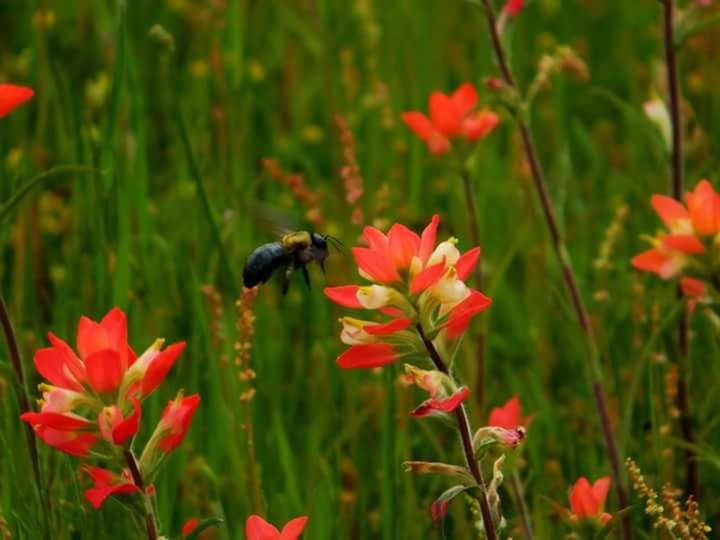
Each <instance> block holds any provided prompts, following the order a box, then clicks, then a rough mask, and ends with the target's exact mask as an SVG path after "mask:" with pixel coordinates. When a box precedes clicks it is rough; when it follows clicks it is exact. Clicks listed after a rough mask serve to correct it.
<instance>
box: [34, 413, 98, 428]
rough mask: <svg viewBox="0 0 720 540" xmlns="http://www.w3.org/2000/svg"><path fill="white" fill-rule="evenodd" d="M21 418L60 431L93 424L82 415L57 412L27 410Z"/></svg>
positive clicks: (35, 424)
mask: <svg viewBox="0 0 720 540" xmlns="http://www.w3.org/2000/svg"><path fill="white" fill-rule="evenodd" d="M20 420H22V421H23V422H27V423H28V424H30V425H32V426H37V425H42V426H47V427H49V428H52V429H56V430H58V431H76V430H78V429H82V428H84V427H87V426H89V425H90V424H92V422H90V421H89V420H87V419H85V418H83V417H82V416H78V415H76V414H72V413H68V414H61V413H56V412H26V413H23V414H21V415H20Z"/></svg>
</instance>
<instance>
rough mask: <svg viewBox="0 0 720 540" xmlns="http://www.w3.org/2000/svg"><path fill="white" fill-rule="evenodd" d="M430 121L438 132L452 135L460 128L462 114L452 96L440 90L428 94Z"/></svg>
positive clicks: (458, 131)
mask: <svg viewBox="0 0 720 540" xmlns="http://www.w3.org/2000/svg"><path fill="white" fill-rule="evenodd" d="M429 108H430V121H431V122H432V123H433V126H435V129H437V130H438V131H439V132H440V133H442V134H443V135H447V136H448V137H452V136H453V135H457V134H458V133H460V130H461V129H462V117H463V114H462V113H461V112H460V109H458V107H457V106H456V105H455V103H454V102H453V100H452V98H451V97H450V96H448V95H446V94H443V93H442V92H433V93H432V94H431V95H430V106H429Z"/></svg>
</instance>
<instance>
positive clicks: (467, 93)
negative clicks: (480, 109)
mask: <svg viewBox="0 0 720 540" xmlns="http://www.w3.org/2000/svg"><path fill="white" fill-rule="evenodd" d="M450 99H451V100H452V102H453V104H454V105H455V107H456V108H457V110H458V111H459V112H460V114H461V115H462V116H465V115H466V114H468V113H469V112H470V111H472V110H473V109H474V108H475V106H476V105H477V102H478V93H477V90H475V86H474V85H473V84H472V83H469V82H466V83H463V84H461V85H460V86H459V87H458V89H457V90H455V92H453V95H452V96H451V97H450Z"/></svg>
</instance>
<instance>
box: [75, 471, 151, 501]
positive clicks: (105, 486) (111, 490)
mask: <svg viewBox="0 0 720 540" xmlns="http://www.w3.org/2000/svg"><path fill="white" fill-rule="evenodd" d="M84 470H85V472H86V473H88V474H89V475H90V477H91V478H92V479H93V482H95V486H94V487H91V488H89V489H86V490H85V498H86V499H87V500H88V501H90V504H92V505H93V507H94V508H95V509H98V508H100V507H101V506H102V504H103V503H104V502H105V501H106V500H107V499H108V498H109V497H112V496H113V495H123V494H129V493H138V492H139V491H140V488H138V487H137V486H136V485H135V484H133V482H132V478H131V477H130V473H129V471H127V470H123V472H122V474H121V475H117V474H115V473H113V472H111V471H108V470H107V469H101V468H100V467H85V468H84Z"/></svg>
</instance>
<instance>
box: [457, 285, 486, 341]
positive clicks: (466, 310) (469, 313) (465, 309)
mask: <svg viewBox="0 0 720 540" xmlns="http://www.w3.org/2000/svg"><path fill="white" fill-rule="evenodd" d="M490 304H492V300H491V299H490V298H488V297H487V296H485V295H484V294H483V293H481V292H480V291H471V292H470V295H469V296H468V297H467V298H465V300H463V301H462V302H460V303H459V304H458V305H456V306H455V307H454V308H453V309H452V310H451V311H450V313H449V314H448V322H447V324H446V328H447V332H448V335H449V336H450V337H457V336H460V335H461V334H462V333H463V332H464V331H465V329H466V328H467V326H468V324H470V321H471V320H472V318H473V317H475V316H476V315H478V314H479V313H482V312H483V311H485V310H486V309H487V308H489V307H490Z"/></svg>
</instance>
